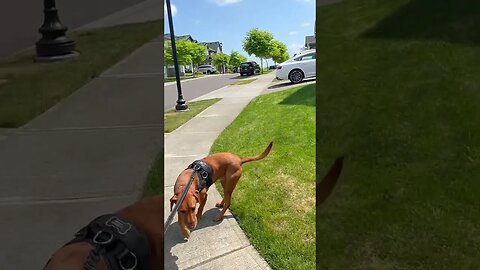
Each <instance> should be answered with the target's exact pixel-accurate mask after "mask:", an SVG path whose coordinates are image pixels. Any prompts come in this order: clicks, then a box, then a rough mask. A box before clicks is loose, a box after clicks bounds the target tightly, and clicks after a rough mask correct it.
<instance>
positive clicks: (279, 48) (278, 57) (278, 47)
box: [270, 40, 290, 63]
mask: <svg viewBox="0 0 480 270" xmlns="http://www.w3.org/2000/svg"><path fill="white" fill-rule="evenodd" d="M272 47H273V50H272V51H271V55H270V56H271V58H272V59H273V61H275V62H277V63H282V62H285V61H287V60H288V59H289V58H290V56H289V55H288V49H287V45H285V43H283V42H281V41H278V40H273V41H272Z"/></svg>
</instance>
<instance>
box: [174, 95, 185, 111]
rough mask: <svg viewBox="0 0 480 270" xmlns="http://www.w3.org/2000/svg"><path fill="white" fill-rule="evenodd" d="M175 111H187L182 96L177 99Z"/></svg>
mask: <svg viewBox="0 0 480 270" xmlns="http://www.w3.org/2000/svg"><path fill="white" fill-rule="evenodd" d="M175 111H177V112H186V111H188V105H187V103H186V102H185V100H184V99H183V97H182V96H180V98H179V99H178V100H177V105H175Z"/></svg>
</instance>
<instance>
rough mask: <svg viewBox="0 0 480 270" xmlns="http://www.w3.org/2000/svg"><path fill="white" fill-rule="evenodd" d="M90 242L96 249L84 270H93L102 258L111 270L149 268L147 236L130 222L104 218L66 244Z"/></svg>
mask: <svg viewBox="0 0 480 270" xmlns="http://www.w3.org/2000/svg"><path fill="white" fill-rule="evenodd" d="M78 242H88V243H90V244H91V245H93V246H94V249H92V251H90V254H89V255H88V257H87V260H86V262H85V265H84V267H83V269H84V270H94V269H96V267H97V264H98V262H99V260H100V256H103V258H104V259H105V262H106V263H107V268H108V269H109V270H147V269H149V257H150V247H149V243H148V240H147V238H146V237H145V235H144V234H143V233H142V232H140V231H139V230H137V229H136V228H135V227H134V226H133V225H132V224H131V223H129V222H127V221H126V220H124V219H122V218H120V217H118V216H116V215H102V216H99V217H97V218H96V219H94V220H93V221H92V222H90V224H88V225H87V226H85V227H84V228H82V229H81V230H80V231H78V232H77V233H76V234H75V238H74V239H73V240H72V241H70V242H69V243H67V244H66V245H69V244H72V243H78Z"/></svg>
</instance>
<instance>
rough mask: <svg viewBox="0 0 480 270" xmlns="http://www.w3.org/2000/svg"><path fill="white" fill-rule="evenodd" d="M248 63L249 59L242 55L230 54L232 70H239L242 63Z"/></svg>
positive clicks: (234, 52)
mask: <svg viewBox="0 0 480 270" xmlns="http://www.w3.org/2000/svg"><path fill="white" fill-rule="evenodd" d="M243 62H247V57H245V56H243V55H241V54H240V53H238V52H236V51H232V52H231V53H230V61H229V62H228V64H229V65H230V66H232V68H237V67H239V66H240V64H241V63H243Z"/></svg>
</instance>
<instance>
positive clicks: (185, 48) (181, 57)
mask: <svg viewBox="0 0 480 270" xmlns="http://www.w3.org/2000/svg"><path fill="white" fill-rule="evenodd" d="M190 43H191V42H190V41H188V40H178V41H176V42H175V45H176V48H177V60H178V64H179V65H182V66H184V65H189V64H191V63H192V56H191V54H190V49H191V46H190ZM163 51H164V56H165V63H166V64H167V65H173V56H172V42H171V41H167V42H166V43H165V47H164V50H163Z"/></svg>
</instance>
